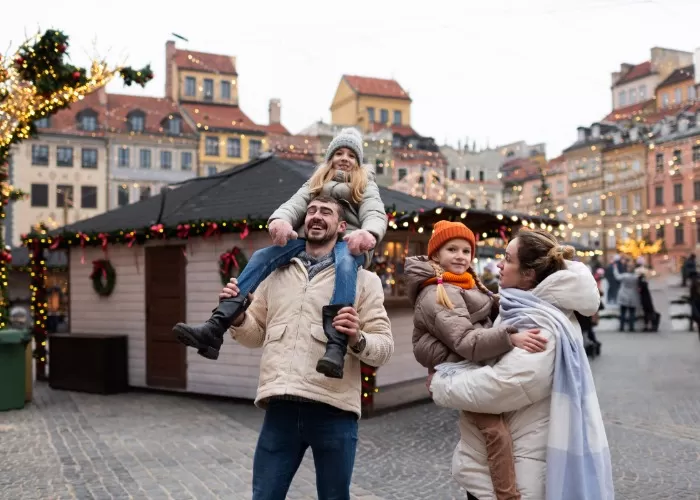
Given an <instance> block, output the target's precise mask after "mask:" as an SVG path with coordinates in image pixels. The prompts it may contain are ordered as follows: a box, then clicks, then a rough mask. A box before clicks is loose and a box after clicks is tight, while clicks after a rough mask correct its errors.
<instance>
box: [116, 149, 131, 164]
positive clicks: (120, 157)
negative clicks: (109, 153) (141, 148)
mask: <svg viewBox="0 0 700 500" xmlns="http://www.w3.org/2000/svg"><path fill="white" fill-rule="evenodd" d="M130 156H131V151H130V149H129V148H127V147H121V148H119V151H118V152H117V165H118V166H120V167H128V166H129V158H130Z"/></svg>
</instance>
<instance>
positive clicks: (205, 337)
mask: <svg viewBox="0 0 700 500" xmlns="http://www.w3.org/2000/svg"><path fill="white" fill-rule="evenodd" d="M362 142H363V140H362V136H361V135H360V133H359V132H358V131H357V130H356V129H354V128H346V129H343V130H342V131H341V132H340V134H338V135H337V136H336V137H335V138H334V139H333V140H332V141H331V143H330V145H329V146H328V150H327V151H326V161H325V163H324V164H322V165H320V166H319V167H318V169H317V170H316V172H315V173H314V174H313V176H312V177H311V178H310V179H309V180H308V181H307V182H305V183H304V185H303V186H301V188H300V189H299V190H298V191H297V192H296V193H295V194H294V195H293V196H292V197H291V198H290V199H289V200H288V201H287V202H285V203H283V204H282V205H281V206H280V207H279V208H278V209H277V210H276V211H275V212H274V213H273V214H272V216H270V219H269V221H268V224H269V232H270V236H271V237H272V241H273V243H274V245H273V246H270V247H266V248H263V249H261V250H258V251H257V252H255V253H254V254H253V255H252V257H251V259H250V261H249V262H248V264H247V265H246V266H245V269H244V270H243V271H242V272H241V275H240V276H239V277H238V288H239V290H240V292H239V294H238V296H236V297H233V298H229V299H224V300H222V301H221V302H220V303H219V306H218V307H217V308H216V309H215V310H214V313H213V314H212V316H211V317H210V318H209V319H208V320H207V321H206V323H204V324H201V325H187V324H184V323H178V324H177V325H175V327H174V328H173V331H174V332H175V334H176V335H177V337H178V339H179V340H180V342H182V343H183V344H185V345H188V346H190V347H194V348H196V349H197V352H198V353H199V354H200V355H202V356H204V357H206V358H209V359H217V358H218V357H219V349H220V348H221V345H222V343H223V337H224V334H225V332H226V331H227V330H228V328H229V326H231V323H232V321H233V319H234V318H235V317H236V316H238V315H239V314H240V313H241V312H243V311H244V310H245V309H246V308H247V307H248V304H249V300H248V295H249V294H251V293H253V292H254V291H255V289H256V288H257V287H258V285H259V284H260V283H261V282H262V281H263V280H264V279H265V278H266V277H267V276H269V275H270V274H271V273H272V272H273V271H274V270H275V269H277V268H279V267H281V266H284V265H287V264H289V263H290V262H291V260H292V259H293V258H295V257H299V258H300V259H304V260H305V261H308V262H309V263H310V265H309V266H308V268H309V277H308V278H309V280H311V279H313V277H314V275H315V274H314V272H313V271H314V267H315V265H314V264H317V263H321V262H323V261H327V260H330V259H333V260H334V264H335V271H336V274H335V280H336V284H335V290H334V293H333V297H332V298H331V300H330V305H328V306H324V307H323V326H324V332H325V334H326V337H327V339H328V343H327V347H326V354H325V355H324V356H323V357H322V358H321V359H320V360H319V362H318V365H317V367H316V370H317V371H318V372H319V373H323V374H324V375H326V376H327V377H331V378H342V377H343V366H344V356H345V354H346V352H347V343H348V339H347V336H346V335H344V334H343V333H340V332H338V331H336V329H335V328H334V327H333V326H332V322H333V321H332V320H333V318H334V317H335V316H336V315H337V313H338V311H339V310H340V309H342V308H343V307H346V306H353V305H354V302H355V290H356V286H357V269H358V267H359V266H363V265H365V264H366V263H369V262H370V259H369V252H371V251H372V250H373V249H374V248H375V246H376V245H377V244H378V243H379V241H381V239H382V238H383V237H384V234H385V233H386V228H387V215H386V211H385V208H384V203H383V202H382V199H381V197H380V195H379V188H378V187H377V184H376V182H375V180H374V170H373V169H372V167H371V165H363V163H362V160H363V149H362ZM321 197H325V198H332V199H334V200H336V201H337V202H338V203H339V206H340V207H341V212H342V213H341V214H340V216H341V218H342V219H343V220H344V221H345V222H346V223H347V226H348V229H347V231H346V235H345V236H344V238H343V241H339V242H338V243H337V244H336V246H335V250H334V252H333V253H332V254H329V255H326V256H322V257H318V258H316V257H313V256H311V255H308V254H306V252H305V251H304V250H305V245H306V243H305V240H304V239H303V237H304V235H303V234H302V235H299V233H298V232H300V230H301V229H303V227H304V223H305V220H306V226H307V228H308V232H309V233H310V234H308V235H306V238H307V239H310V240H311V239H317V240H319V241H320V240H321V239H323V238H327V237H328V234H329V232H330V230H329V228H328V227H326V223H325V222H324V220H323V218H322V217H318V218H317V219H314V218H313V214H310V213H307V208H308V205H309V202H311V200H313V199H315V198H321ZM309 218H311V220H308V219H309ZM311 233H313V234H311ZM316 267H319V266H316ZM320 267H323V266H320Z"/></svg>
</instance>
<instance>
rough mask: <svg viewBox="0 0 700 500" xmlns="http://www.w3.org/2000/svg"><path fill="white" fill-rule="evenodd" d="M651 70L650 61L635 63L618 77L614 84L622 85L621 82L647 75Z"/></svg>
mask: <svg viewBox="0 0 700 500" xmlns="http://www.w3.org/2000/svg"><path fill="white" fill-rule="evenodd" d="M653 72H654V71H653V68H652V67H651V61H645V62H643V63H641V64H637V65H636V66H632V68H631V69H630V70H629V71H628V72H627V73H625V74H624V75H622V76H621V77H620V79H619V80H618V82H617V83H616V84H615V85H614V86H618V85H622V84H623V83H628V82H631V81H633V80H636V79H638V78H643V77H645V76H649V75H651V74H652V73H653Z"/></svg>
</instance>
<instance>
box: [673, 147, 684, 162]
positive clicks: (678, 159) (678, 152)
mask: <svg viewBox="0 0 700 500" xmlns="http://www.w3.org/2000/svg"><path fill="white" fill-rule="evenodd" d="M673 164H674V165H682V164H683V156H682V153H681V150H680V149H676V150H675V151H674V152H673Z"/></svg>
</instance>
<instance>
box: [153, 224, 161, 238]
mask: <svg viewBox="0 0 700 500" xmlns="http://www.w3.org/2000/svg"><path fill="white" fill-rule="evenodd" d="M151 232H152V233H153V234H154V235H155V236H162V234H163V224H153V225H152V226H151Z"/></svg>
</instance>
